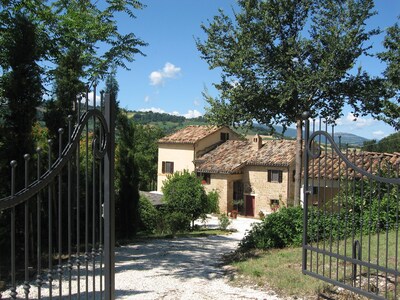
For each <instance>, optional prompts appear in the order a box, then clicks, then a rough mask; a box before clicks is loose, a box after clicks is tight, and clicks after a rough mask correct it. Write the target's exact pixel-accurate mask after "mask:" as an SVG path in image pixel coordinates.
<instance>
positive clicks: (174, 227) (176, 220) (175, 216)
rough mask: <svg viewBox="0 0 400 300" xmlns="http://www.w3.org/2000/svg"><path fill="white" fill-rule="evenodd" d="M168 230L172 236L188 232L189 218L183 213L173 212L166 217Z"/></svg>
mask: <svg viewBox="0 0 400 300" xmlns="http://www.w3.org/2000/svg"><path fill="white" fill-rule="evenodd" d="M166 219H167V223H168V228H169V230H170V231H171V233H172V234H173V235H175V234H176V233H177V232H185V231H188V230H190V221H191V220H190V217H189V216H188V215H186V214H185V213H183V212H179V211H174V212H170V213H168V214H167V215H166Z"/></svg>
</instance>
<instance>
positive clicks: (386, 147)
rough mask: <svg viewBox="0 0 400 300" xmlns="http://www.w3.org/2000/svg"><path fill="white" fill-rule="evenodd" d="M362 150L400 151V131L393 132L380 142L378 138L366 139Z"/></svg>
mask: <svg viewBox="0 0 400 300" xmlns="http://www.w3.org/2000/svg"><path fill="white" fill-rule="evenodd" d="M362 150H364V151H372V152H385V153H393V152H400V132H396V133H393V134H391V135H389V136H387V137H385V138H383V139H381V140H380V141H378V142H377V141H376V140H371V141H366V142H364V145H363V147H362Z"/></svg>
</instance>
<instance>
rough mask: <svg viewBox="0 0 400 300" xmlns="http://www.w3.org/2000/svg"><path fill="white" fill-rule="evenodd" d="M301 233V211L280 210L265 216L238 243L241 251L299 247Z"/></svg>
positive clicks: (298, 209) (293, 209) (296, 209)
mask: <svg viewBox="0 0 400 300" xmlns="http://www.w3.org/2000/svg"><path fill="white" fill-rule="evenodd" d="M302 233H303V209H302V208H301V207H289V208H285V207H283V208H281V209H280V210H279V211H277V212H275V213H272V214H270V215H267V216H266V217H265V218H264V220H263V221H262V222H260V223H254V225H253V226H252V228H251V229H250V231H249V232H248V233H247V234H246V236H245V237H244V238H243V240H241V241H240V243H239V248H240V249H241V250H249V249H271V248H283V247H287V246H291V245H293V246H298V245H301V241H302V237H303V235H302Z"/></svg>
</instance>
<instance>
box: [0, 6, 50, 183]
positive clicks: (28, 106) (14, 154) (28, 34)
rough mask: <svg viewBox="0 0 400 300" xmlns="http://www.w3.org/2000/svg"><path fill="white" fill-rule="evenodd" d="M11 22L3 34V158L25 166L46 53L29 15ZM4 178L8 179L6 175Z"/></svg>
mask: <svg viewBox="0 0 400 300" xmlns="http://www.w3.org/2000/svg"><path fill="white" fill-rule="evenodd" d="M9 22H10V23H8V24H6V26H5V28H4V30H3V31H2V34H1V42H3V47H2V59H1V68H2V69H3V74H2V76H1V80H0V84H1V90H2V94H1V95H0V97H1V99H2V101H3V102H4V103H5V108H4V110H3V113H4V114H3V115H2V116H1V118H2V119H3V120H4V122H3V123H1V125H0V133H1V138H0V139H1V142H0V144H2V147H1V149H0V157H1V158H2V159H5V163H7V165H8V163H9V162H10V161H11V160H13V159H15V160H17V162H18V163H19V165H23V155H24V154H26V153H32V152H33V150H34V145H33V138H32V127H33V125H34V123H35V121H36V107H37V106H39V105H40V103H41V98H42V92H43V87H42V80H41V77H40V74H41V68H40V67H39V65H38V61H39V60H40V59H41V58H42V55H43V52H42V49H41V46H40V42H39V33H38V29H37V27H36V25H35V24H34V23H33V22H32V21H31V20H30V18H29V17H28V16H26V15H24V14H16V15H15V16H13V17H12V18H11V20H9ZM3 163H4V162H3ZM2 165H4V164H2ZM1 177H2V178H4V177H5V178H8V176H4V174H2V176H1ZM4 185H6V184H4ZM4 185H3V186H4ZM19 187H21V185H19Z"/></svg>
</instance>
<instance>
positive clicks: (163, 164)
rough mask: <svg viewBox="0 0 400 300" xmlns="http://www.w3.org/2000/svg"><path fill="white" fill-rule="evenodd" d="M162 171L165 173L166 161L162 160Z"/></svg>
mask: <svg viewBox="0 0 400 300" xmlns="http://www.w3.org/2000/svg"><path fill="white" fill-rule="evenodd" d="M161 173H163V174H164V173H165V161H163V162H162V170H161Z"/></svg>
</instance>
